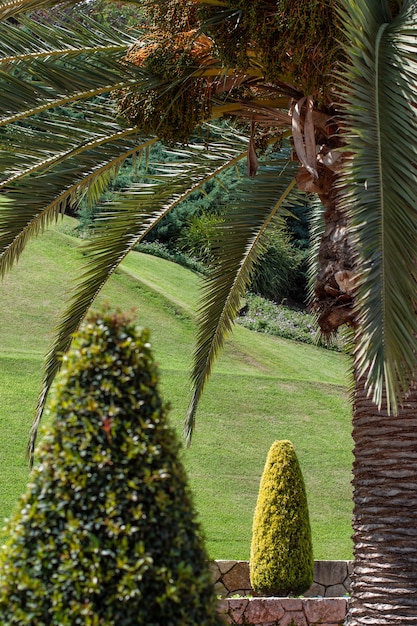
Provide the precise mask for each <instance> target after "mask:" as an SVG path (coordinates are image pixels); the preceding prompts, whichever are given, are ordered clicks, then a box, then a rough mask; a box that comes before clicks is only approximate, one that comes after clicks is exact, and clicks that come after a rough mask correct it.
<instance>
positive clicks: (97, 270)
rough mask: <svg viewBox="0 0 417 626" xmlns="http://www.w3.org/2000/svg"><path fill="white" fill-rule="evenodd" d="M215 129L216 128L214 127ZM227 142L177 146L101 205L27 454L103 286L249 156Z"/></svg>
mask: <svg viewBox="0 0 417 626" xmlns="http://www.w3.org/2000/svg"><path fill="white" fill-rule="evenodd" d="M211 130H212V132H213V128H212V129H211ZM222 134H223V137H224V139H223V140H220V139H217V140H213V141H212V142H211V143H210V144H209V145H207V142H204V143H203V142H200V143H198V144H196V145H194V146H190V147H188V148H184V149H182V150H180V151H179V150H178V151H177V152H178V155H179V156H181V162H179V163H173V162H169V163H167V164H163V163H161V165H160V167H159V171H158V173H157V176H156V180H155V181H154V182H145V183H143V184H141V185H135V186H134V187H133V188H132V189H130V190H128V191H126V192H124V193H123V194H121V195H120V197H119V198H118V200H116V201H115V202H112V203H109V204H108V205H105V206H104V207H103V211H102V214H101V216H99V217H98V219H97V221H96V224H97V226H96V230H95V232H96V233H97V235H96V236H95V237H94V239H93V240H92V241H91V242H89V243H88V244H86V246H85V248H84V252H85V255H86V257H87V263H86V265H85V267H84V271H83V275H82V276H81V277H80V279H79V280H77V283H76V285H75V287H74V289H73V293H72V296H71V298H70V300H69V301H68V303H67V306H66V308H65V310H64V312H63V313H62V315H61V318H60V322H59V324H58V326H57V329H56V338H55V340H54V342H53V344H52V346H51V348H50V350H49V353H48V355H47V358H46V361H45V365H44V377H43V387H42V391H41V394H40V397H39V401H38V406H37V411H36V416H35V420H34V423H33V427H32V431H31V437H30V442H29V446H28V452H29V456H30V457H32V454H33V448H34V444H35V440H36V435H37V431H38V426H39V423H40V420H41V417H42V413H43V410H44V405H45V401H46V397H47V394H48V391H49V389H50V387H51V385H52V382H53V380H54V378H55V376H56V373H57V371H58V370H59V366H60V355H61V354H62V353H64V352H65V351H66V350H67V349H68V347H69V345H70V342H71V337H72V334H73V333H74V332H75V331H76V329H77V328H78V327H79V325H80V323H81V322H82V320H83V318H84V317H85V315H86V313H87V311H88V309H89V308H90V306H91V305H92V303H93V302H94V300H95V298H96V297H97V295H98V293H99V292H100V290H101V288H102V287H103V285H104V284H105V283H106V281H107V280H108V279H109V277H110V276H111V275H112V274H113V272H114V271H115V270H116V268H117V267H118V266H119V264H120V263H121V262H122V261H123V259H124V258H125V256H126V255H127V254H128V253H129V251H130V250H132V248H133V247H134V246H135V245H136V244H137V243H139V242H140V241H141V239H143V237H145V236H146V234H147V233H148V232H149V231H150V230H151V229H152V228H153V227H154V226H155V225H156V224H157V223H158V222H159V221H160V220H161V219H162V218H163V217H164V216H165V215H166V214H167V213H169V211H171V210H172V209H173V208H174V207H175V206H176V205H177V204H179V203H180V202H181V201H183V200H184V199H185V198H186V197H188V196H189V195H190V194H191V193H193V192H194V191H195V190H196V189H198V188H199V187H201V186H202V185H204V184H205V183H206V182H208V181H209V180H211V179H212V178H215V177H216V176H218V174H219V173H220V172H221V171H223V170H224V169H226V168H228V167H234V166H235V165H236V163H237V162H238V161H239V160H241V159H243V158H245V156H246V153H247V141H246V140H245V138H243V137H242V136H240V135H239V134H238V133H236V132H232V131H231V132H225V131H222Z"/></svg>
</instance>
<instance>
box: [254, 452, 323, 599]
mask: <svg viewBox="0 0 417 626" xmlns="http://www.w3.org/2000/svg"><path fill="white" fill-rule="evenodd" d="M313 568H314V561H313V550H312V543H311V530H310V521H309V515H308V506H307V498H306V492H305V487H304V480H303V476H302V473H301V469H300V466H299V463H298V460H297V456H296V454H295V450H294V446H293V445H292V443H291V442H290V441H275V442H274V443H273V444H272V446H271V448H270V450H269V453H268V457H267V460H266V464H265V469H264V471H263V474H262V478H261V483H260V487H259V495H258V501H257V504H256V509H255V514H254V520H253V534H252V545H251V557H250V579H251V585H252V587H253V589H254V590H255V591H256V592H258V593H260V594H265V595H275V596H287V595H300V594H302V593H304V592H305V591H307V589H308V588H309V587H310V586H311V584H312V582H313Z"/></svg>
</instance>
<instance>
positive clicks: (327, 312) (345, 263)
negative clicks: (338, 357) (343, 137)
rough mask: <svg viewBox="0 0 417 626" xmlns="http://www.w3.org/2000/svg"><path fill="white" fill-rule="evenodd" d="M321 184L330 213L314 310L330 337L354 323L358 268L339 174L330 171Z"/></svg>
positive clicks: (321, 256) (320, 181)
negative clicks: (342, 205)
mask: <svg viewBox="0 0 417 626" xmlns="http://www.w3.org/2000/svg"><path fill="white" fill-rule="evenodd" d="M319 176H320V170H319ZM319 183H320V185H321V189H320V191H319V192H318V195H319V198H320V200H321V202H322V204H323V206H324V207H325V209H326V211H325V213H324V222H325V229H324V233H323V236H322V239H321V243H320V249H319V254H318V260H317V261H318V263H317V264H318V272H317V277H316V282H315V288H314V296H315V303H314V308H315V309H316V310H317V312H318V324H319V326H320V328H321V330H322V331H323V333H324V334H326V335H330V334H331V333H333V332H335V331H337V329H338V328H339V327H340V326H342V325H343V324H350V325H353V324H354V307H353V290H354V266H353V256H352V251H351V247H350V244H349V237H348V226H347V220H346V217H345V215H344V214H343V212H342V211H341V210H340V208H339V205H340V203H339V202H338V201H337V197H336V192H335V189H336V183H337V174H336V173H335V172H329V171H327V172H325V174H324V175H322V176H320V177H319Z"/></svg>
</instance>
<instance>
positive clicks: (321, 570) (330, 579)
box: [314, 561, 348, 587]
mask: <svg viewBox="0 0 417 626" xmlns="http://www.w3.org/2000/svg"><path fill="white" fill-rule="evenodd" d="M347 575H348V569H347V561H315V562H314V582H315V583H319V584H320V585H324V586H325V587H329V586H330V585H338V584H343V581H344V580H345V579H346V578H347Z"/></svg>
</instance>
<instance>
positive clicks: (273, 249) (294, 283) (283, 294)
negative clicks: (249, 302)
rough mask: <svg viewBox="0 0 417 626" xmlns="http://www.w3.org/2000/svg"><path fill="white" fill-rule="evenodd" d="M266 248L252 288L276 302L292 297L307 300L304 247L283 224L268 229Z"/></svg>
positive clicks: (301, 302)
mask: <svg viewBox="0 0 417 626" xmlns="http://www.w3.org/2000/svg"><path fill="white" fill-rule="evenodd" d="M265 239H266V241H265V244H264V246H265V250H264V252H263V253H262V254H261V256H260V258H259V260H258V262H257V264H256V266H255V268H254V272H253V275H252V279H251V284H250V286H249V289H250V291H252V292H254V293H257V294H259V295H261V296H262V297H264V298H268V299H269V300H272V301H273V302H282V301H285V300H290V301H293V302H298V303H300V304H304V303H305V300H306V285H307V279H306V269H307V265H306V258H307V253H306V251H305V250H300V249H298V248H297V247H296V246H295V245H294V243H293V239H292V237H291V235H290V234H289V232H287V231H286V230H285V228H284V227H275V228H273V229H271V230H270V231H267V233H266V237H265Z"/></svg>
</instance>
